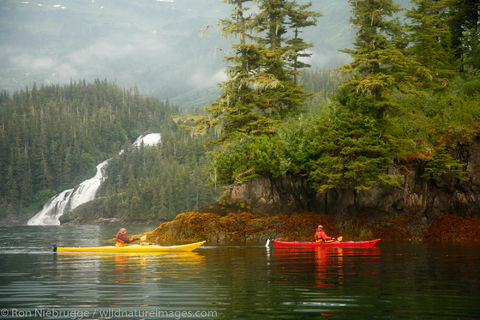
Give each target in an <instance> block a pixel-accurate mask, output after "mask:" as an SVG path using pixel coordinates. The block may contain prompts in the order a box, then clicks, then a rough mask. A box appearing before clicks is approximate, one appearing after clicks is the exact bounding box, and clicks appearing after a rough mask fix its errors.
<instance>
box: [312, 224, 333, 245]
mask: <svg viewBox="0 0 480 320" xmlns="http://www.w3.org/2000/svg"><path fill="white" fill-rule="evenodd" d="M314 238H315V242H327V241H335V240H336V239H335V238H333V237H329V236H327V234H326V233H325V231H323V226H322V225H319V226H318V227H317V232H315V236H314Z"/></svg>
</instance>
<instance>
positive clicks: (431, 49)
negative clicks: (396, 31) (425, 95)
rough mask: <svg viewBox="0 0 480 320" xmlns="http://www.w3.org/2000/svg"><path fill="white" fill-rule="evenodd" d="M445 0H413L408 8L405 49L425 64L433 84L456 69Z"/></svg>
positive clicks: (438, 82)
mask: <svg viewBox="0 0 480 320" xmlns="http://www.w3.org/2000/svg"><path fill="white" fill-rule="evenodd" d="M447 1H448V0H413V1H412V3H413V4H414V6H413V7H412V8H411V9H410V10H408V11H407V13H406V17H407V18H409V20H408V26H407V30H408V31H409V35H408V39H409V44H410V46H409V47H408V49H407V52H408V54H409V55H410V56H412V57H413V58H414V59H415V60H416V61H417V62H418V63H420V64H421V65H422V66H424V67H426V68H427V69H428V70H429V71H430V74H431V78H432V79H433V80H434V84H435V85H436V86H440V85H443V86H445V84H446V82H445V81H446V78H447V77H449V76H451V75H452V74H453V73H454V70H455V63H454V60H455V58H454V52H453V50H452V48H451V32H450V28H449V27H448V23H446V21H448V17H447V14H448V6H447Z"/></svg>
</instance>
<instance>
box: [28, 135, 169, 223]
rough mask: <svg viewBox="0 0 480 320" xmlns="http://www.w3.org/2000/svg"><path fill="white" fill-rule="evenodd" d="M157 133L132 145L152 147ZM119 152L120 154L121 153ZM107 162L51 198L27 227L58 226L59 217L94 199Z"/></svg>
mask: <svg viewBox="0 0 480 320" xmlns="http://www.w3.org/2000/svg"><path fill="white" fill-rule="evenodd" d="M160 138H161V136H160V134H159V133H150V134H147V135H142V136H140V137H138V139H137V140H135V142H134V143H133V145H134V146H136V147H139V146H140V145H141V144H142V143H143V145H144V146H153V145H156V144H158V143H159V142H160ZM122 152H123V150H122V151H120V153H122ZM108 161H109V160H105V161H103V162H102V163H100V164H99V165H97V172H96V173H95V176H94V177H92V178H90V179H88V180H85V181H83V182H82V183H80V184H79V185H77V186H76V187H75V188H73V189H68V190H64V191H62V192H60V193H59V194H57V195H55V196H53V197H52V198H51V199H50V200H48V202H47V203H46V204H45V205H44V206H43V208H42V210H40V211H39V212H37V213H36V214H35V215H34V216H33V217H32V218H30V220H28V222H27V224H28V225H60V220H59V219H60V217H61V216H62V215H63V214H64V213H65V212H68V211H71V210H73V209H75V208H76V207H78V206H80V205H82V204H84V203H87V202H89V201H92V200H93V199H95V196H96V194H97V191H98V189H99V188H100V185H101V184H102V182H103V181H105V179H106V178H107V177H106V175H105V167H106V166H107V164H108Z"/></svg>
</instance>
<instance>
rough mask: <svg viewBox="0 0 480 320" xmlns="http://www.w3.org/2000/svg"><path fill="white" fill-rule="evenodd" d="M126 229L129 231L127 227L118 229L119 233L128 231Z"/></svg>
mask: <svg viewBox="0 0 480 320" xmlns="http://www.w3.org/2000/svg"><path fill="white" fill-rule="evenodd" d="M126 231H127V229H125V228H121V229H120V230H118V233H124V232H126Z"/></svg>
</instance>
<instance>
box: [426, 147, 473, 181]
mask: <svg viewBox="0 0 480 320" xmlns="http://www.w3.org/2000/svg"><path fill="white" fill-rule="evenodd" d="M464 167H465V164H463V163H461V162H460V161H459V160H457V159H454V158H453V157H452V155H451V154H450V153H449V152H448V151H447V150H445V149H444V148H440V149H438V150H435V154H434V155H433V158H432V159H431V160H430V161H428V162H427V163H426V166H425V172H424V173H423V175H422V177H423V178H425V179H432V180H440V179H441V178H442V177H443V176H449V177H453V178H457V179H460V180H467V173H466V172H465V171H464V170H463V169H464Z"/></svg>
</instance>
